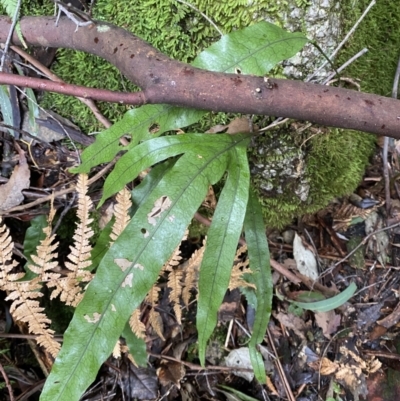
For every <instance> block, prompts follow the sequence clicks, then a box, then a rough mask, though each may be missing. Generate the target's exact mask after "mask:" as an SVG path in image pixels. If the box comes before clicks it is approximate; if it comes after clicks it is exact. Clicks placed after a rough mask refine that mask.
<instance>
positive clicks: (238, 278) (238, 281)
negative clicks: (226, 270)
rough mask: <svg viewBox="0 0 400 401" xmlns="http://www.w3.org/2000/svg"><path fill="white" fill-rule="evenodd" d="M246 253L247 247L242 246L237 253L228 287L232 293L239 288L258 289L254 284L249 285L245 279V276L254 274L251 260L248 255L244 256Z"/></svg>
mask: <svg viewBox="0 0 400 401" xmlns="http://www.w3.org/2000/svg"><path fill="white" fill-rule="evenodd" d="M246 252H247V245H242V246H241V247H240V248H239V249H238V250H237V251H236V255H235V260H234V264H233V267H232V272H231V277H230V281H229V287H228V288H229V290H230V291H232V290H234V289H235V288H239V287H250V288H254V289H256V286H255V285H254V284H252V283H249V282H247V281H246V280H245V279H244V275H245V274H251V273H252V271H251V270H250V267H249V259H248V257H247V255H244V254H245V253H246ZM243 259H244V260H243Z"/></svg>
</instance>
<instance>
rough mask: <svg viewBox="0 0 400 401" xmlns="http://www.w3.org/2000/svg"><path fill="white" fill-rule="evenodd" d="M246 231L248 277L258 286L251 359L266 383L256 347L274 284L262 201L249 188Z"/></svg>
mask: <svg viewBox="0 0 400 401" xmlns="http://www.w3.org/2000/svg"><path fill="white" fill-rule="evenodd" d="M244 232H245V238H246V243H247V251H248V256H249V261H250V269H251V271H252V272H253V274H250V275H249V278H250V280H251V281H252V282H253V283H254V284H255V285H256V287H257V290H256V299H257V305H256V316H255V320H254V324H253V332H252V336H251V339H250V342H249V351H250V359H251V363H252V365H253V369H254V374H255V376H256V379H257V380H258V381H259V382H260V383H265V382H266V375H265V367H264V362H263V359H262V356H261V354H260V353H259V352H258V351H257V348H256V347H257V345H258V344H260V343H261V342H262V341H263V339H264V336H265V332H266V330H267V326H268V322H269V319H270V316H271V307H272V295H273V286H272V277H271V265H270V262H269V259H270V256H269V248H268V241H267V237H266V235H265V227H264V222H263V215H262V211H261V205H260V202H259V201H258V198H257V196H256V194H255V193H254V191H252V190H250V194H249V202H248V204H247V211H246V218H245V221H244Z"/></svg>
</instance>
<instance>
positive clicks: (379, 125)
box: [0, 17, 400, 138]
mask: <svg viewBox="0 0 400 401" xmlns="http://www.w3.org/2000/svg"><path fill="white" fill-rule="evenodd" d="M9 28H10V19H9V18H8V17H0V41H2V42H4V41H5V40H6V37H7V33H8V30H9ZM21 29H22V33H23V36H24V38H25V40H26V42H27V43H29V44H31V45H33V46H48V47H63V48H70V49H75V50H81V51H84V52H88V53H92V54H95V55H97V56H99V57H102V58H104V59H105V60H107V61H109V62H110V63H112V64H114V65H115V66H116V67H117V68H118V69H119V70H120V71H121V72H122V73H123V74H124V75H125V76H126V77H127V78H128V79H129V80H131V81H132V82H134V83H135V84H136V85H138V86H139V87H140V88H141V89H142V90H143V92H142V95H143V96H144V103H151V104H156V103H167V104H171V105H176V106H183V107H192V108H198V109H205V110H212V111H224V112H238V113H245V114H261V115H270V116H279V117H290V118H294V119H298V120H307V121H310V122H313V123H317V124H322V125H327V126H333V127H338V128H349V129H356V130H360V131H364V132H370V133H374V134H378V135H387V136H391V137H394V138H400V101H399V100H396V99H392V98H386V97H383V96H378V95H373V94H367V93H362V92H356V91H352V90H348V89H342V88H334V87H327V86H322V85H316V84H311V83H304V82H301V81H294V80H285V79H269V81H268V82H265V81H264V78H263V77H255V76H248V75H237V74H224V73H216V72H211V71H205V70H201V69H198V68H194V67H192V66H190V65H188V64H185V63H181V62H179V61H176V60H172V59H170V58H169V57H167V56H166V55H164V54H162V53H160V52H159V51H158V50H156V49H155V48H154V47H152V46H151V45H150V44H148V43H147V42H145V41H143V40H142V39H140V38H138V37H136V36H134V35H132V34H131V33H129V32H127V31H125V30H124V29H122V28H119V27H116V26H114V25H112V24H107V23H104V22H95V23H93V24H92V25H90V26H87V27H79V29H78V30H76V25H75V24H74V22H73V21H71V20H69V19H67V18H66V17H64V18H61V19H60V21H59V23H58V26H56V25H55V18H52V17H25V18H22V20H21ZM13 43H14V44H21V43H20V41H19V39H18V37H17V35H16V34H15V33H14V36H13ZM371 73H372V72H371ZM1 82H2V81H1V78H0V83H1Z"/></svg>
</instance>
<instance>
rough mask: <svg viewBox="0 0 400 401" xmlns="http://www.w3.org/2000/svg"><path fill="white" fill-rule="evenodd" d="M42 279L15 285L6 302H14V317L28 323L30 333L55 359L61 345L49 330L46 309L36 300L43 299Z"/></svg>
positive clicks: (38, 278)
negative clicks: (34, 335)
mask: <svg viewBox="0 0 400 401" xmlns="http://www.w3.org/2000/svg"><path fill="white" fill-rule="evenodd" d="M40 280H41V279H40V277H36V278H34V279H33V280H31V281H23V282H15V283H13V285H12V287H13V289H12V290H11V293H10V294H9V295H8V296H7V298H6V300H12V301H13V303H12V305H11V308H10V313H11V314H12V316H13V317H14V318H15V319H16V320H19V321H21V322H25V323H28V329H29V332H30V333H32V334H36V335H37V336H38V337H37V338H36V341H37V342H38V344H40V345H41V346H43V347H45V348H46V350H47V351H48V352H50V354H51V355H52V356H53V357H54V358H55V357H56V356H57V353H58V351H59V350H60V344H59V343H58V342H57V341H55V340H54V338H53V334H54V331H53V330H50V329H49V328H48V325H49V324H50V323H51V321H50V319H48V318H47V317H46V315H45V314H44V313H42V312H43V310H44V308H41V307H40V306H39V301H37V300H36V298H39V297H42V296H43V294H42V293H41V292H40V290H41V288H42V286H41V284H40Z"/></svg>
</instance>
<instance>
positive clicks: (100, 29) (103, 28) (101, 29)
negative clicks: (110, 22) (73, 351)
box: [97, 25, 110, 33]
mask: <svg viewBox="0 0 400 401" xmlns="http://www.w3.org/2000/svg"><path fill="white" fill-rule="evenodd" d="M109 30H110V27H109V26H107V25H97V31H98V32H102V33H103V32H108V31H109Z"/></svg>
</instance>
